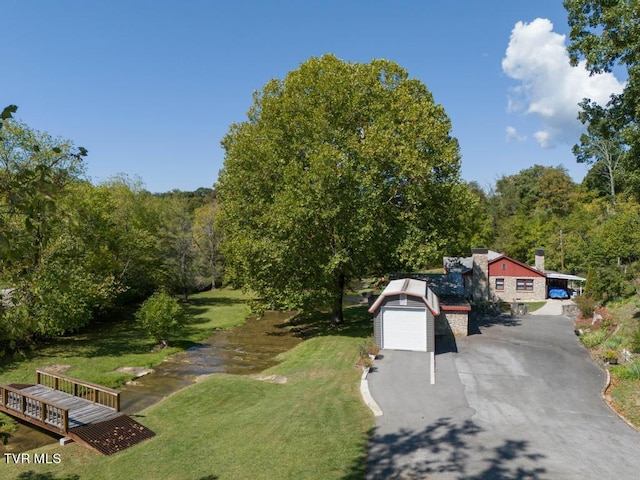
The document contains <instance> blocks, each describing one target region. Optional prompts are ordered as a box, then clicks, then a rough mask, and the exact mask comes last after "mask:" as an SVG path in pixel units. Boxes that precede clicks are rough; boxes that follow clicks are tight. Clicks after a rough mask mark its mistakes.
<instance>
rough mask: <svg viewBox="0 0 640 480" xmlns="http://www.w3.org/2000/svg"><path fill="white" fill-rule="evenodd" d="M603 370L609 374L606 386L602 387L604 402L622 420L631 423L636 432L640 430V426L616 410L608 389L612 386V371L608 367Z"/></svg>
mask: <svg viewBox="0 0 640 480" xmlns="http://www.w3.org/2000/svg"><path fill="white" fill-rule="evenodd" d="M601 368H603V367H601ZM603 370H604V371H605V373H606V374H607V381H606V383H605V385H604V388H603V389H602V393H601V395H602V400H604V403H606V404H607V407H609V408H610V409H611V411H612V412H613V413H615V414H616V415H617V416H618V417H619V418H620V420H622V421H623V422H624V423H626V424H627V425H629V426H630V427H631V428H633V429H634V430H635V431H636V432H640V428H638V427H636V426H635V425H634V424H633V423H631V421H630V420H628V419H627V417H625V416H624V415H623V414H621V413H620V412H619V411H618V410H616V409H615V408H614V406H613V402H612V400H610V397H609V395H607V390H609V387H610V386H611V372H610V371H609V369H608V368H603Z"/></svg>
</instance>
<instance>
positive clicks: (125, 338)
mask: <svg viewBox="0 0 640 480" xmlns="http://www.w3.org/2000/svg"><path fill="white" fill-rule="evenodd" d="M186 310H187V320H186V321H185V323H184V325H183V328H182V330H181V331H180V333H179V334H177V335H176V336H175V338H174V339H172V340H170V345H171V347H170V348H165V349H157V348H155V345H154V342H153V340H152V339H151V338H150V337H149V336H148V335H147V334H146V333H145V332H144V331H143V330H142V329H141V328H140V327H139V326H138V324H137V323H136V322H135V321H134V320H133V318H132V314H131V313H129V314H126V315H123V317H122V318H118V319H111V320H109V321H106V322H102V323H97V324H94V325H91V326H90V327H88V328H87V329H85V330H83V331H81V332H79V333H76V334H72V335H67V336H65V337H61V338H58V339H55V340H53V341H51V342H49V343H48V344H46V345H43V346H41V347H39V348H37V349H36V350H34V351H31V352H26V353H25V354H23V355H15V356H13V357H10V358H4V359H1V360H0V384H6V383H33V382H34V381H35V370H36V368H43V367H49V366H53V365H69V366H71V368H70V369H69V370H67V371H65V372H64V374H65V375H68V376H71V377H76V378H79V379H82V380H85V381H89V382H94V383H98V384H101V385H105V386H108V387H118V386H121V385H123V384H124V383H125V382H126V381H127V380H130V379H131V375H127V374H123V373H116V372H115V370H116V369H117V368H119V367H145V368H146V367H152V366H153V365H157V364H158V363H160V362H161V361H162V360H163V359H164V358H165V357H167V356H169V355H172V354H174V353H177V352H179V351H182V350H185V349H187V348H189V347H191V346H193V345H194V344H195V343H197V342H199V341H201V340H204V339H205V338H208V337H210V336H211V335H212V334H213V332H214V330H216V329H225V328H231V327H233V326H236V325H240V324H241V323H243V322H244V321H245V319H246V318H247V316H248V314H249V310H248V308H247V305H246V298H245V296H244V295H243V293H242V292H240V291H238V290H231V289H220V290H214V291H209V292H204V293H200V294H197V295H193V296H191V297H190V302H189V304H188V305H187V306H186Z"/></svg>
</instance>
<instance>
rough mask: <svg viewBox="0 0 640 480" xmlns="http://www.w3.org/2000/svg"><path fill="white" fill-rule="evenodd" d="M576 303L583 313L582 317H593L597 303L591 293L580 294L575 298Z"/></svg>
mask: <svg viewBox="0 0 640 480" xmlns="http://www.w3.org/2000/svg"><path fill="white" fill-rule="evenodd" d="M575 302H576V305H577V306H578V309H579V310H580V313H581V314H582V318H592V317H593V312H595V310H596V306H597V303H596V301H595V300H594V298H593V297H592V296H590V295H580V296H579V297H576V298H575Z"/></svg>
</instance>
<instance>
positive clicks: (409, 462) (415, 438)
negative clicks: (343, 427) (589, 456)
mask: <svg viewBox="0 0 640 480" xmlns="http://www.w3.org/2000/svg"><path fill="white" fill-rule="evenodd" d="M481 432H482V428H480V427H479V426H478V425H476V424H475V423H474V422H473V421H471V420H466V421H464V422H462V423H460V424H457V423H455V422H454V421H452V420H451V419H450V418H441V419H439V420H438V421H436V422H435V423H433V424H431V425H429V426H428V427H427V428H426V429H425V430H423V431H410V430H406V429H405V430H401V431H399V432H398V433H394V434H386V435H379V434H377V433H376V431H375V429H374V430H373V432H372V434H371V439H370V442H369V449H368V459H367V474H366V478H367V479H418V478H420V479H421V478H429V475H432V474H437V473H451V474H454V475H456V478H459V479H466V480H542V479H543V478H544V477H543V476H542V475H543V474H544V473H546V469H545V468H542V467H540V466H537V465H536V462H538V461H539V460H541V459H543V458H544V455H542V454H536V453H531V452H529V451H528V450H529V444H528V442H527V441H524V440H512V439H507V440H504V442H503V443H502V444H501V445H498V446H497V447H495V448H486V447H482V446H479V445H478V443H479V441H478V440H475V441H474V440H473V437H476V436H477V435H478V434H480V433H481ZM477 452H481V453H479V454H478V453H477ZM346 478H355V477H346Z"/></svg>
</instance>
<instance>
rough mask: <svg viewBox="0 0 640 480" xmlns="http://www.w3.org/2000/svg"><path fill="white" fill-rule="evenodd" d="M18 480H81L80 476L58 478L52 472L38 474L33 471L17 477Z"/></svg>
mask: <svg viewBox="0 0 640 480" xmlns="http://www.w3.org/2000/svg"><path fill="white" fill-rule="evenodd" d="M16 480H80V475H65V476H63V477H58V476H57V475H54V474H53V473H51V472H45V473H37V472H34V471H33V470H29V471H28V472H22V473H21V474H20V475H18V476H17V477H16Z"/></svg>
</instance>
